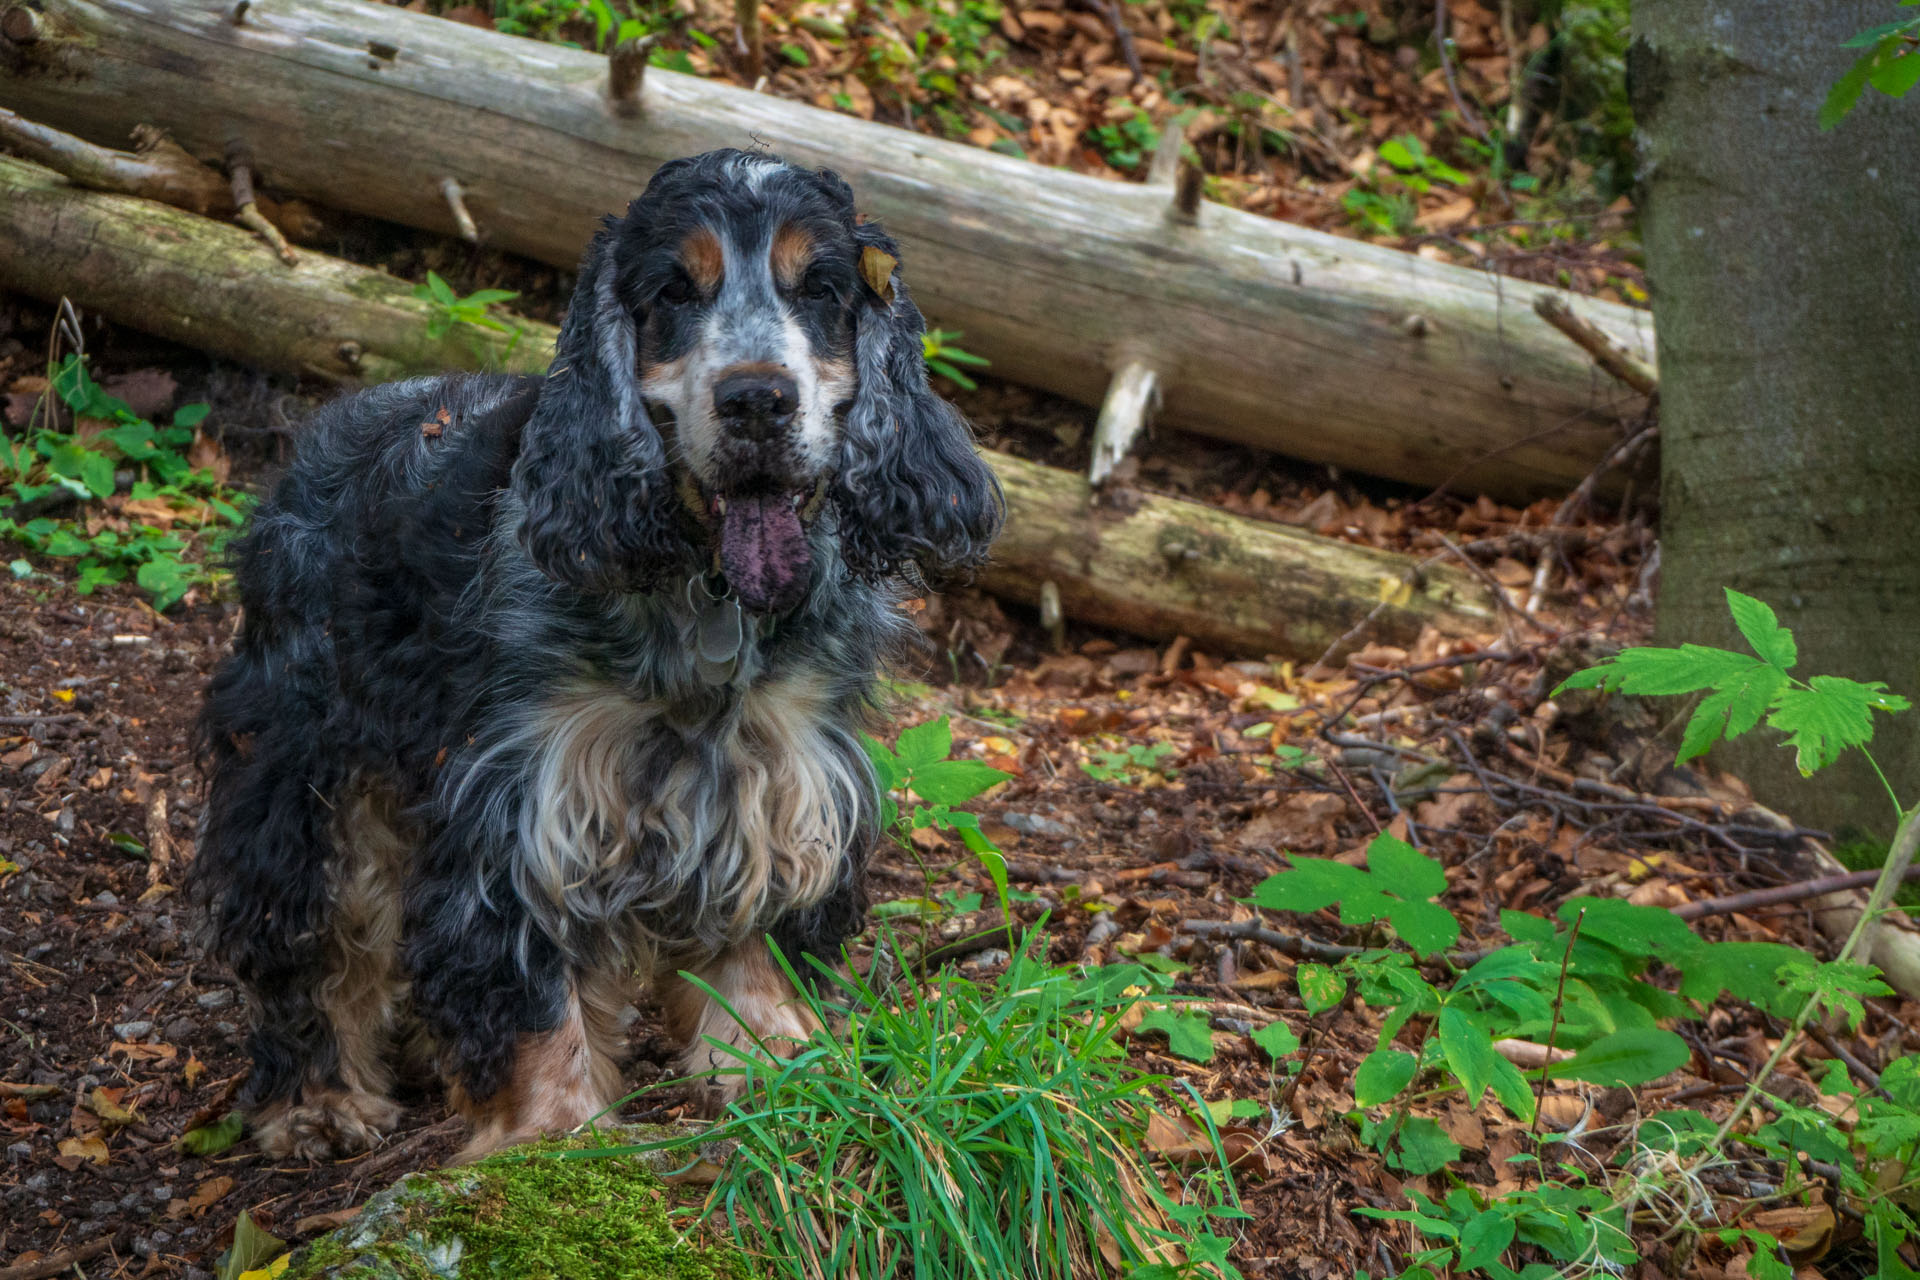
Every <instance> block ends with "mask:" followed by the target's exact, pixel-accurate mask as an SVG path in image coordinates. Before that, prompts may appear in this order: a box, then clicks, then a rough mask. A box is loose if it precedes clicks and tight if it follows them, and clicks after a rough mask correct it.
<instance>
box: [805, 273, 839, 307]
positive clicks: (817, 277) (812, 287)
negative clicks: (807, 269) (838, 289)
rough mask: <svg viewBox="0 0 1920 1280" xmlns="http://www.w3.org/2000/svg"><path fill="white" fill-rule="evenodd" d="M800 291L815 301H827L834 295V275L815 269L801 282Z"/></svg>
mask: <svg viewBox="0 0 1920 1280" xmlns="http://www.w3.org/2000/svg"><path fill="white" fill-rule="evenodd" d="M800 291H801V292H802V293H804V294H806V296H807V297H809V298H812V299H813V300H814V301H815V302H825V301H826V300H827V299H829V298H831V297H833V296H834V287H833V277H832V275H830V274H829V273H827V272H825V271H815V272H813V273H811V274H810V275H808V276H807V278H806V280H805V281H803V282H802V283H801V286H800Z"/></svg>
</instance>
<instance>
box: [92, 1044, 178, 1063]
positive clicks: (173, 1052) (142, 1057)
mask: <svg viewBox="0 0 1920 1280" xmlns="http://www.w3.org/2000/svg"><path fill="white" fill-rule="evenodd" d="M107 1052H108V1053H110V1054H112V1053H118V1054H124V1055H125V1056H126V1057H127V1058H128V1059H130V1060H131V1061H134V1062H172V1061H173V1060H174V1059H175V1058H177V1057H178V1056H180V1051H179V1050H178V1049H176V1048H174V1047H173V1046H172V1045H170V1044H129V1043H128V1042H127V1041H125V1040H115V1041H114V1042H113V1043H112V1044H111V1045H109V1046H108V1047H107Z"/></svg>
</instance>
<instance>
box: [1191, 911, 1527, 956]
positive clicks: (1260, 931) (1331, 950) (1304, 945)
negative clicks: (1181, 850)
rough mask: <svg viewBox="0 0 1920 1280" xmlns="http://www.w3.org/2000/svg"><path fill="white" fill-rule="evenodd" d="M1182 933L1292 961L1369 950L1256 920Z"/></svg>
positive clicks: (1195, 926) (1209, 924)
mask: <svg viewBox="0 0 1920 1280" xmlns="http://www.w3.org/2000/svg"><path fill="white" fill-rule="evenodd" d="M1179 929H1180V931H1182V932H1185V933H1190V934H1192V935H1193V936H1194V937H1196V938H1216V939H1217V938H1243V939H1246V940H1247V941H1250V942H1259V943H1264V944H1265V945H1267V946H1269V947H1272V948H1273V949H1274V950H1275V951H1278V952H1279V953H1280V954H1281V955H1284V956H1292V957H1293V958H1294V959H1295V960H1345V959H1346V958H1347V957H1348V956H1357V955H1360V954H1361V953H1363V952H1365V951H1368V950H1370V948H1367V947H1348V946H1341V945H1340V944H1338V943H1333V942H1321V941H1319V940H1317V939H1314V938H1297V937H1295V936H1294V935H1292V934H1290V933H1281V932H1280V931H1279V930H1277V929H1269V928H1267V927H1266V926H1265V925H1263V924H1261V923H1260V921H1259V920H1257V919H1255V920H1182V921H1181V922H1180V925H1179ZM1491 954H1492V953H1491V952H1487V951H1450V952H1448V953H1447V956H1446V961H1447V963H1448V964H1451V965H1456V966H1462V967H1464V966H1468V965H1476V964H1479V963H1480V962H1481V961H1482V960H1485V959H1486V958H1487V957H1488V956H1489V955H1491Z"/></svg>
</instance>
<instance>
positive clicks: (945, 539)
mask: <svg viewBox="0 0 1920 1280" xmlns="http://www.w3.org/2000/svg"><path fill="white" fill-rule="evenodd" d="M854 238H855V240H856V241H857V243H858V244H859V245H860V247H861V274H862V276H863V278H864V280H863V284H862V293H863V294H864V295H865V296H864V298H863V301H862V303H861V305H860V306H859V307H858V308H857V319H856V321H855V324H856V326H857V329H856V333H855V337H854V364H855V370H854V372H855V377H856V378H857V379H858V386H857V388H856V390H855V392H854V398H853V408H852V409H851V410H850V411H849V412H848V414H847V421H846V427H845V429H844V437H843V443H842V450H843V456H842V458H841V462H840V471H839V475H838V476H837V477H836V479H835V481H834V486H833V498H834V503H835V505H836V506H837V507H838V508H839V511H840V513H841V519H840V541H841V550H842V554H843V555H845V557H846V559H847V563H848V564H849V565H850V566H852V568H853V569H854V570H855V571H856V572H859V573H870V574H887V573H895V572H900V571H902V570H905V571H906V572H908V573H912V572H913V570H914V569H915V568H917V569H918V571H919V573H920V575H921V577H923V578H925V579H926V580H927V581H928V582H929V583H930V584H932V585H935V586H937V585H939V584H940V583H941V582H942V581H946V580H949V579H952V578H953V577H955V576H956V575H958V574H960V573H963V572H964V571H965V570H967V569H970V568H973V567H975V566H978V565H980V564H982V563H983V562H985V560H986V558H987V552H988V550H989V548H990V547H991V546H992V544H993V539H994V537H995V535H996V534H998V533H999V532H1000V525H1001V521H1002V519H1003V518H1004V516H1005V503H1004V499H1003V498H1002V497H1001V493H1000V481H999V479H998V478H997V477H996V476H995V475H994V474H993V472H992V470H990V469H989V468H988V467H987V465H986V463H984V462H982V461H981V460H980V455H979V454H978V453H977V452H976V451H975V450H974V447H973V433H972V432H971V431H970V430H969V429H968V427H967V422H966V419H965V418H962V417H961V416H960V412H959V410H957V409H955V408H954V407H953V406H952V405H950V404H948V403H947V402H946V401H945V400H942V399H941V398H940V397H939V396H937V395H935V394H934V393H933V391H932V389H931V388H930V387H928V386H927V368H926V360H925V356H924V354H923V348H922V344H921V335H922V334H923V333H924V332H925V330H926V322H925V321H924V320H923V319H921V316H920V309H919V308H918V307H916V306H914V305H913V299H912V298H911V297H910V296H909V295H908V293H907V286H906V283H905V282H904V281H903V280H901V278H900V275H899V272H898V270H897V268H898V265H899V256H900V251H899V249H898V247H897V246H895V244H894V243H893V241H892V240H891V239H890V238H888V237H887V236H886V235H885V234H884V233H883V232H881V230H880V229H879V228H878V227H877V226H875V225H873V224H872V223H864V224H861V225H859V226H856V227H855V228H854Z"/></svg>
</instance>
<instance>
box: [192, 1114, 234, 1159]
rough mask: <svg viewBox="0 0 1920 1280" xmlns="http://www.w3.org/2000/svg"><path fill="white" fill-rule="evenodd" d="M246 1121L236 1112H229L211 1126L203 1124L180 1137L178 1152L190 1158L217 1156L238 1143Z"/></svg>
mask: <svg viewBox="0 0 1920 1280" xmlns="http://www.w3.org/2000/svg"><path fill="white" fill-rule="evenodd" d="M245 1127H246V1121H245V1120H244V1119H243V1118H242V1117H241V1115H240V1113H239V1112H238V1111H229V1112H227V1114H226V1115H224V1116H222V1117H220V1118H219V1119H218V1120H216V1121H214V1122H213V1123H212V1124H203V1125H201V1126H200V1127H199V1128H197V1129H189V1130H187V1131H186V1132H185V1133H183V1134H181V1135H180V1150H182V1151H184V1152H186V1154H188V1155H190V1156H214V1155H219V1154H220V1153H221V1152H222V1151H225V1150H226V1149H227V1148H228V1147H230V1146H232V1145H233V1144H234V1143H236V1142H238V1141H240V1134H241V1131H242V1130H243V1129H245Z"/></svg>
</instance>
